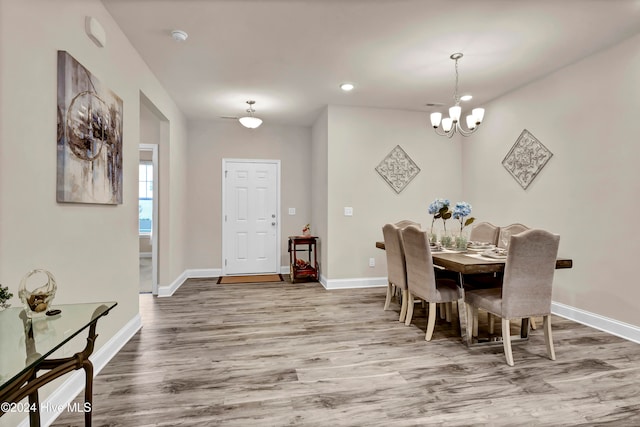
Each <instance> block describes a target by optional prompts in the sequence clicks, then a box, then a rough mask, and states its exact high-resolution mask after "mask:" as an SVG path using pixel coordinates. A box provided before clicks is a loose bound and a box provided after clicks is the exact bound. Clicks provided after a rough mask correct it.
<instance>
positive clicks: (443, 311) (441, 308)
mask: <svg viewBox="0 0 640 427" xmlns="http://www.w3.org/2000/svg"><path fill="white" fill-rule="evenodd" d="M438 312H439V313H440V320H444V319H445V318H446V317H447V313H446V309H445V308H444V303H440V304H438Z"/></svg>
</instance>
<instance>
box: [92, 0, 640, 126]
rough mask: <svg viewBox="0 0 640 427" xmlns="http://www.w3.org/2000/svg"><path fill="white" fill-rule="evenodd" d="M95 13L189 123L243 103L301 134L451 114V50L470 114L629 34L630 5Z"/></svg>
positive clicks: (637, 26) (269, 5)
mask: <svg viewBox="0 0 640 427" xmlns="http://www.w3.org/2000/svg"><path fill="white" fill-rule="evenodd" d="M102 3H103V4H104V5H105V7H106V8H107V10H108V11H109V12H110V13H111V15H112V16H113V17H114V19H115V20H116V22H117V23H118V25H119V26H120V28H121V29H122V31H123V32H124V33H125V35H126V36H127V37H128V39H129V40H130V41H131V43H132V44H133V46H134V47H135V48H136V49H137V51H138V52H139V53H140V55H141V56H142V58H143V59H144V61H145V62H146V63H147V64H148V65H149V67H150V68H151V70H152V71H153V73H154V74H155V75H156V77H157V78H158V79H159V80H160V82H161V83H162V85H163V86H164V87H165V89H166V90H167V91H168V92H169V94H170V95H171V97H172V98H173V99H174V100H175V101H176V103H177V105H178V107H179V108H180V109H181V110H182V111H183V112H184V114H185V115H186V116H187V118H188V119H189V120H224V119H221V118H220V117H221V116H239V115H244V111H245V109H246V108H247V105H246V104H245V102H246V101H247V100H249V99H253V100H255V101H256V104H255V109H256V116H258V117H260V118H262V119H263V120H264V121H265V123H271V124H281V125H303V126H310V125H311V124H313V122H314V121H315V119H316V118H317V117H318V114H319V113H320V112H321V111H322V109H323V108H324V107H325V106H326V105H329V104H336V105H351V106H363V107H374V108H393V109H403V110H412V111H424V112H425V113H426V112H430V111H434V107H429V106H427V105H426V104H428V103H441V104H446V105H449V104H451V103H452V102H453V87H454V83H455V73H454V62H453V61H452V60H451V59H450V58H449V56H450V55H451V54H452V53H454V52H462V53H464V57H463V58H462V59H461V60H460V61H459V71H460V91H461V92H465V93H471V94H472V95H473V96H474V99H473V100H472V101H470V102H469V103H468V105H469V107H475V106H481V105H482V104H484V103H487V102H488V101H490V100H492V99H495V98H497V97H499V96H501V95H503V94H505V93H507V92H509V91H511V90H514V89H516V88H518V87H520V86H522V85H524V84H526V83H527V82H529V81H532V80H535V79H537V78H540V77H542V76H544V75H546V74H548V73H550V72H553V71H555V70H557V69H559V68H561V67H564V66H566V65H568V64H571V63H573V62H576V61H578V60H580V59H581V58H583V57H585V56H588V55H591V54H593V53H594V52H597V51H598V50H601V49H603V48H606V47H608V46H611V45H613V44H615V43H618V42H620V41H622V40H624V39H626V38H628V37H630V36H632V35H634V34H636V33H638V32H639V31H640V0H528V1H524V0H455V1H453V0H172V1H171V0H102ZM174 29H180V30H183V31H186V32H187V33H188V34H189V37H188V39H187V40H186V41H184V42H176V41H174V40H173V39H172V37H171V31H172V30H174ZM343 82H352V83H354V84H355V86H356V88H355V89H354V90H353V91H352V92H349V93H345V92H343V91H341V90H340V88H339V85H340V84H341V83H343ZM588 90H589V88H588V87H585V91H588ZM463 108H464V110H466V109H467V107H466V106H464V107H463ZM464 110H463V111H464ZM489 115H490V112H489V111H487V117H489ZM425 116H426V114H425ZM426 120H427V118H426V117H425V121H426Z"/></svg>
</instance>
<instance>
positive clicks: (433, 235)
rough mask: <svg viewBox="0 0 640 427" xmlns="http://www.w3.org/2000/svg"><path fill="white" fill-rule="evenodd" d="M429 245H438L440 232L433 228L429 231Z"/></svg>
mask: <svg viewBox="0 0 640 427" xmlns="http://www.w3.org/2000/svg"><path fill="white" fill-rule="evenodd" d="M429 243H433V244H434V245H435V244H436V243H438V232H437V231H436V230H435V229H434V228H433V227H432V228H431V230H429Z"/></svg>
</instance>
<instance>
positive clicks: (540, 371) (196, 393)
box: [54, 279, 640, 427]
mask: <svg viewBox="0 0 640 427" xmlns="http://www.w3.org/2000/svg"><path fill="white" fill-rule="evenodd" d="M384 300H385V288H373V289H353V290H336V291H326V290H324V289H323V288H322V286H321V285H319V284H318V283H300V284H294V285H292V284H291V283H287V282H281V283H263V284H230V285H216V284H215V279H212V280H190V281H189V282H188V283H186V284H185V285H183V286H182V287H181V288H180V289H179V290H178V291H177V292H176V294H175V295H174V296H173V297H171V298H153V297H152V296H150V295H141V296H140V301H141V313H142V316H143V324H144V326H143V329H142V330H141V331H140V332H139V333H138V334H136V336H135V337H134V338H133V339H132V340H131V341H130V342H129V343H127V344H126V345H125V347H124V348H123V349H122V350H121V351H120V353H118V354H117V355H116V357H115V358H114V359H113V360H112V361H111V362H110V363H109V364H108V365H107V366H106V367H105V368H104V370H103V371H102V372H101V373H100V374H99V375H98V376H97V377H96V379H95V383H94V414H93V417H94V418H93V420H94V425H95V426H136V427H140V426H216V425H221V426H254V425H260V426H263V425H265V426H285V425H304V426H417V425H436V426H437V425H440V426H479V425H487V426H524V425H527V426H534V425H535V426H594V425H615V426H637V425H640V386H639V384H640V345H638V344H635V343H632V342H629V341H625V340H623V339H620V338H617V337H615V336H612V335H608V334H605V333H603V332H600V331H597V330H595V329H591V328H588V327H585V326H582V325H580V324H577V323H574V322H572V321H568V320H565V319H562V318H559V317H556V316H554V317H553V319H552V320H553V334H554V342H555V349H556V356H557V360H556V361H555V362H553V361H551V360H549V359H547V358H546V348H545V344H544V338H543V333H542V330H540V329H538V330H536V331H532V336H531V339H530V341H529V342H525V343H519V344H514V346H513V355H514V359H515V363H516V365H515V367H513V368H512V367H509V366H507V364H506V363H505V359H504V354H503V351H502V346H500V345H498V346H491V347H482V348H473V349H469V348H467V347H466V346H464V345H463V344H462V343H461V342H460V340H459V338H458V334H459V332H458V331H457V330H456V328H455V327H454V326H451V325H449V324H447V323H446V322H445V321H443V320H441V319H438V321H437V324H436V328H435V332H434V336H433V340H432V341H431V342H426V341H425V340H424V334H425V325H426V319H425V313H424V310H422V309H417V307H416V313H415V314H414V321H413V324H412V325H411V326H404V324H403V323H400V322H398V320H397V319H398V313H399V307H398V305H397V304H396V303H395V301H394V303H393V304H392V307H393V310H390V311H383V310H382V307H383V305H384ZM481 327H482V325H481ZM497 330H500V328H499V327H497ZM77 401H79V400H77ZM81 425H84V424H83V419H82V414H78V413H63V414H62V415H61V416H60V417H59V418H58V420H57V421H56V423H55V424H54V426H81Z"/></svg>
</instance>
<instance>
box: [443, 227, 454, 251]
mask: <svg viewBox="0 0 640 427" xmlns="http://www.w3.org/2000/svg"><path fill="white" fill-rule="evenodd" d="M440 243H441V244H442V247H444V248H447V249H451V248H453V245H454V243H455V241H454V239H453V236H452V235H451V232H450V231H448V230H442V231H441V232H440Z"/></svg>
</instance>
